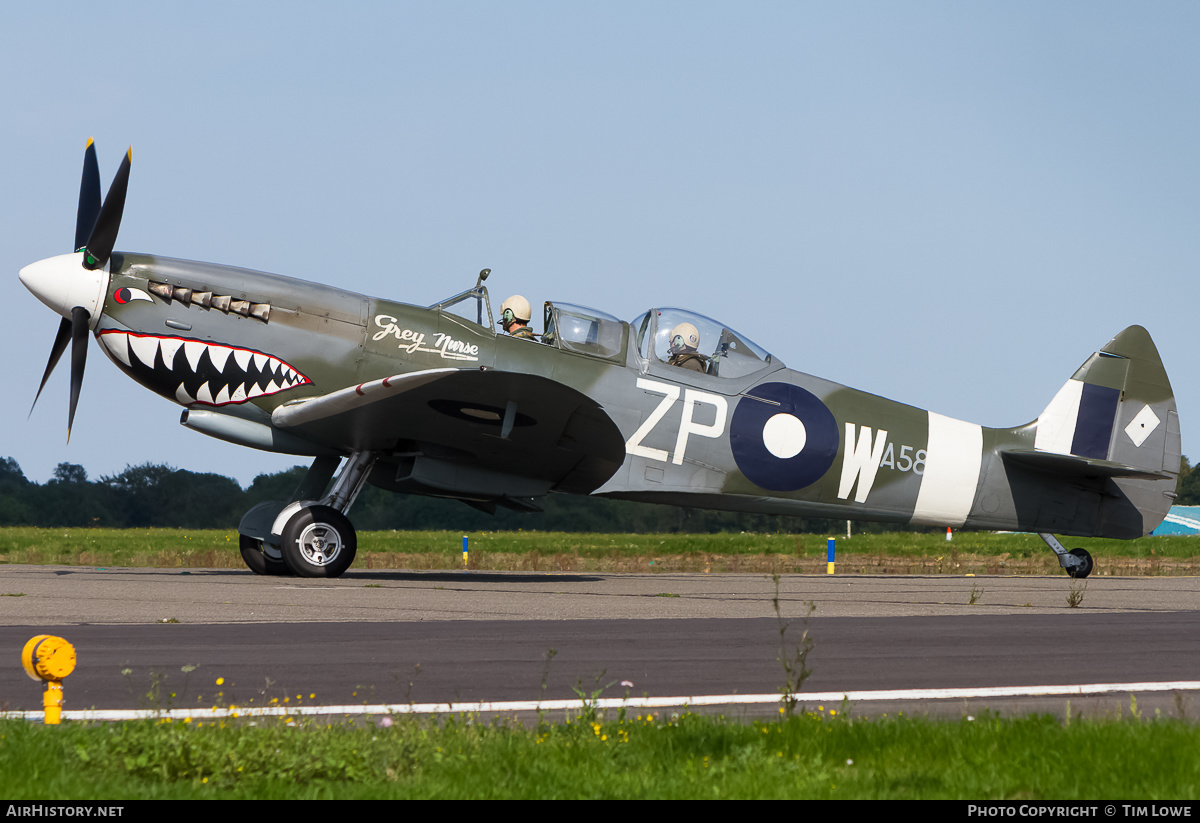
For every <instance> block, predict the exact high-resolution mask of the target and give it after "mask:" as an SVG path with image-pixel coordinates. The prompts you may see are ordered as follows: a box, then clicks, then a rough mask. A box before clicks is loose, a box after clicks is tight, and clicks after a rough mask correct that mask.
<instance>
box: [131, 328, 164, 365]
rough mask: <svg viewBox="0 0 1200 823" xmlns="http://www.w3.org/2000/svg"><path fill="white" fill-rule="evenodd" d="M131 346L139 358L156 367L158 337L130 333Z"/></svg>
mask: <svg viewBox="0 0 1200 823" xmlns="http://www.w3.org/2000/svg"><path fill="white" fill-rule="evenodd" d="M129 348H130V349H131V350H132V351H133V354H134V356H136V357H137V359H138V360H141V361H142V363H144V364H145V365H147V366H149V367H150V368H154V355H156V354H157V353H158V338H156V337H136V336H134V335H129Z"/></svg>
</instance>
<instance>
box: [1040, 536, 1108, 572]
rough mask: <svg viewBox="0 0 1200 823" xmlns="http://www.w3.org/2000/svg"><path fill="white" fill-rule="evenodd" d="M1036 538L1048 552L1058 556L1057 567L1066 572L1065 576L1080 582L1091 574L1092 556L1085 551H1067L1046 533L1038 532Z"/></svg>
mask: <svg viewBox="0 0 1200 823" xmlns="http://www.w3.org/2000/svg"><path fill="white" fill-rule="evenodd" d="M1038 537H1040V538H1042V540H1044V541H1045V543H1046V545H1047V546H1049V547H1050V550H1051V551H1053V552H1054V553H1055V554H1056V555H1058V565H1060V566H1062V567H1063V568H1064V569H1066V570H1067V574H1069V575H1070V576H1071V577H1074V578H1075V579H1076V580H1082V579H1083V578H1085V577H1087V576H1088V575H1089V574H1091V573H1092V567H1093V565H1094V564H1093V563H1092V556H1091V555H1090V554H1088V551H1087V549H1071V550H1070V551H1067V550H1066V549H1064V548H1063V545H1062V543H1059V542H1058V540H1057V539H1055V537H1054V535H1052V534H1049V533H1047V532H1038Z"/></svg>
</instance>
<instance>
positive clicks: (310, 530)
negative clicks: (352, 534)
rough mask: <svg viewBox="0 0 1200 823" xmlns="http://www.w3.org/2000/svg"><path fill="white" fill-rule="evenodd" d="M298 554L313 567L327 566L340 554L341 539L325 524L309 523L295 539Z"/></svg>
mask: <svg viewBox="0 0 1200 823" xmlns="http://www.w3.org/2000/svg"><path fill="white" fill-rule="evenodd" d="M296 545H297V546H298V547H299V548H300V554H302V555H303V556H304V559H305V560H307V561H308V562H309V563H312V564H313V565H314V566H328V565H329V564H330V563H332V562H333V561H334V560H336V559H337V557H338V555H339V554H341V553H342V537H341V535H340V534H338V531H337V529H335V528H332V527H331V526H329V525H327V524H325V523H310V524H309V525H308V526H305V527H304V531H302V532H300V536H299V537H298V538H296Z"/></svg>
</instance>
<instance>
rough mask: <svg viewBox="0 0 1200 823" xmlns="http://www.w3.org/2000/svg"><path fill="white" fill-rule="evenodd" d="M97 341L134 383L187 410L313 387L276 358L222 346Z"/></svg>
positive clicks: (156, 339) (138, 339) (111, 335)
mask: <svg viewBox="0 0 1200 823" xmlns="http://www.w3.org/2000/svg"><path fill="white" fill-rule="evenodd" d="M97 338H98V339H99V341H100V343H101V344H102V345H103V347H104V349H105V351H106V352H108V354H109V355H110V356H111V357H112V358H113V360H115V361H116V362H117V363H119V364H120V365H122V366H124V367H125V368H126V369H128V370H129V372H130V373H131V374H132V376H133V377H134V379H136V380H137V381H138V382H140V383H142V384H143V385H145V386H147V387H149V388H150V389H152V390H154V391H156V392H158V393H159V394H161V395H163V396H164V397H167V398H169V399H171V400H174V401H175V402H177V403H179V404H181V405H184V406H190V405H192V404H194V403H202V404H204V405H207V406H225V405H229V404H231V403H245V402H246V401H247V400H253V399H255V398H256V397H267V396H269V395H272V394H278V393H279V392H282V391H287V390H288V389H294V388H296V387H297V386H302V385H305V384H307V383H311V382H312V381H311V380H309V379H308V378H307V377H305V376H304V375H303V374H301V373H300V372H299V371H297V370H296V369H295V368H293V367H292V366H290V365H289V364H287V363H285V362H283V361H282V360H280V359H279V358H278V357H275V356H274V355H270V354H263V353H262V352H257V351H252V350H250V349H242V348H237V347H234V346H226V345H223V344H221V343H206V342H203V341H201V340H187V339H184V338H182V337H171V336H167V335H156V334H137V333H134V332H127V331H119V330H109V331H103V332H101V333H100V334H99V335H97Z"/></svg>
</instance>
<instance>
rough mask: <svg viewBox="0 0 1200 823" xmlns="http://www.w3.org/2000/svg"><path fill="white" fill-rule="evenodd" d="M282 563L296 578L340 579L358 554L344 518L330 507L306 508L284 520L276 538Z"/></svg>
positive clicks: (349, 526) (351, 530) (352, 533)
mask: <svg viewBox="0 0 1200 823" xmlns="http://www.w3.org/2000/svg"><path fill="white" fill-rule="evenodd" d="M280 546H281V548H282V549H283V561H284V562H285V563H286V564H287V567H288V568H289V569H291V571H292V574H295V575H296V576H297V577H340V576H341V574H342V572H344V571H346V569H348V568H350V564H351V563H353V562H354V555H355V553H356V552H357V551H358V537H357V536H356V535H355V533H354V526H352V525H350V521H349V520H347V519H346V516H345V515H343V514H342V513H341V512H339V511H338V510H337V509H334V508H331V507H330V506H308V507H306V508H303V509H300V510H299V511H297V512H296V513H295V514H293V515H292V516H291V518H289V519H288V522H287V525H286V526H284V527H283V534H282V535H281V537H280Z"/></svg>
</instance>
